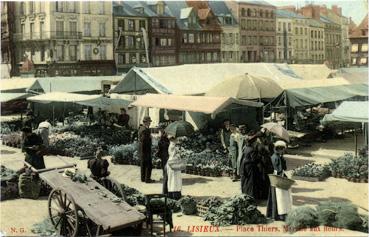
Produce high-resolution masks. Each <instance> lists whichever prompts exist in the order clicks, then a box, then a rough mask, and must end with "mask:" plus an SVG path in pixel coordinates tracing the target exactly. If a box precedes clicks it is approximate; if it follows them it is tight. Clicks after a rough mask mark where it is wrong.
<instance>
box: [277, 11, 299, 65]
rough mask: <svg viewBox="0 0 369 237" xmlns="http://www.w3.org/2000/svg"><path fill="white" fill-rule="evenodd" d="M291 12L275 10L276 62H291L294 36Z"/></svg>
mask: <svg viewBox="0 0 369 237" xmlns="http://www.w3.org/2000/svg"><path fill="white" fill-rule="evenodd" d="M291 15H292V13H291V14H290V13H289V12H287V11H285V10H276V33H277V34H276V40H277V46H276V62H278V63H293V56H294V55H295V52H294V50H293V49H294V47H293V44H294V37H293V29H294V24H293V18H292V17H291Z"/></svg>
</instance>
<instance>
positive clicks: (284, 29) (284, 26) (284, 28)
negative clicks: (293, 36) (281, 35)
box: [283, 22, 286, 31]
mask: <svg viewBox="0 0 369 237" xmlns="http://www.w3.org/2000/svg"><path fill="white" fill-rule="evenodd" d="M283 31H286V22H283Z"/></svg>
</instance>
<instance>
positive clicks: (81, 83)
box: [28, 76, 123, 93]
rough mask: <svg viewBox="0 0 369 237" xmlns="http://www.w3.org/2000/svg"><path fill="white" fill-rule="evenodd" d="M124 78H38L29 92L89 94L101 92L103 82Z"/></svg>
mask: <svg viewBox="0 0 369 237" xmlns="http://www.w3.org/2000/svg"><path fill="white" fill-rule="evenodd" d="M122 78H123V76H79V77H44V78H38V79H37V80H35V81H34V83H33V84H32V85H30V86H29V87H28V91H38V92H44V93H46V92H55V91H59V92H88V91H100V90H101V83H102V81H120V80H121V79H122Z"/></svg>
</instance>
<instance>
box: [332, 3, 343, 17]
mask: <svg viewBox="0 0 369 237" xmlns="http://www.w3.org/2000/svg"><path fill="white" fill-rule="evenodd" d="M332 11H333V12H334V13H335V14H336V15H337V16H342V8H341V7H338V6H337V5H333V6H332Z"/></svg>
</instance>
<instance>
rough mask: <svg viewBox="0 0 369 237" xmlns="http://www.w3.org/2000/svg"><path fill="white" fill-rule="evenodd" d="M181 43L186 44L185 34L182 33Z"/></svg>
mask: <svg viewBox="0 0 369 237" xmlns="http://www.w3.org/2000/svg"><path fill="white" fill-rule="evenodd" d="M182 42H183V43H185V44H187V34H186V33H184V34H183V36H182Z"/></svg>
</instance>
